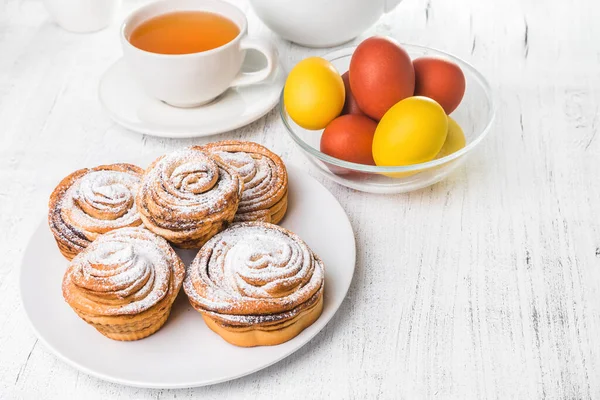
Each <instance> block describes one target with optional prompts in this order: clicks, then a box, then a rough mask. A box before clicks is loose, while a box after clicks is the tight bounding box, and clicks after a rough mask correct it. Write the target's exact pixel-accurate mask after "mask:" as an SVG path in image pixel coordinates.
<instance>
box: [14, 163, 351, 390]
mask: <svg viewBox="0 0 600 400" xmlns="http://www.w3.org/2000/svg"><path fill="white" fill-rule="evenodd" d="M288 172H289V186H290V188H289V209H288V212H287V214H286V216H285V219H284V220H283V223H282V225H283V226H284V227H286V228H288V229H290V230H291V231H293V232H296V233H297V234H299V235H300V237H302V238H303V239H304V240H305V241H306V242H307V243H308V245H309V246H310V247H311V248H312V249H313V250H314V251H315V252H316V253H317V254H318V255H319V256H320V257H321V258H322V259H323V261H324V263H325V269H326V273H325V306H324V308H323V314H322V315H321V317H320V318H319V319H318V320H317V321H316V322H315V323H314V324H313V325H311V326H310V327H308V328H307V329H306V330H304V331H303V332H302V333H301V334H300V335H299V336H297V337H296V338H294V339H292V340H290V341H289V342H286V343H283V344H280V345H278V346H270V347H254V348H241V347H236V346H233V345H230V344H228V343H227V342H225V341H224V340H223V339H221V338H220V337H219V336H218V335H217V334H216V333H214V332H212V331H211V330H210V329H208V327H207V326H206V325H205V324H204V322H203V320H202V318H201V316H200V314H199V313H198V312H196V311H195V310H194V309H193V308H192V307H191V306H190V304H189V303H188V301H187V298H186V297H185V295H184V294H183V291H182V292H181V293H180V295H179V298H178V299H177V301H176V302H175V304H174V306H173V310H172V312H171V315H170V317H169V319H168V321H167V323H166V324H165V325H164V326H163V328H162V329H160V330H159V331H158V332H157V333H155V334H154V335H152V336H150V337H148V338H146V339H142V340H139V341H135V342H116V341H113V340H110V339H108V338H106V337H104V336H102V335H101V334H100V333H98V332H97V331H96V330H95V329H94V328H92V327H91V326H89V325H88V324H86V323H85V322H83V321H82V320H80V319H79V318H78V317H77V316H76V315H75V313H74V312H73V311H72V310H71V308H70V307H69V306H68V305H67V304H66V303H65V302H64V300H63V298H62V293H61V282H62V277H63V273H64V271H65V268H66V266H67V261H66V260H65V259H64V258H63V257H62V255H61V254H60V253H59V251H58V249H57V247H56V244H55V242H54V238H53V237H52V234H51V233H50V231H49V229H48V227H47V224H46V223H45V222H43V223H42V224H41V225H40V227H39V228H38V230H37V231H36V232H35V233H34V235H33V237H32V238H31V240H30V242H29V244H28V246H27V249H26V250H25V256H24V258H23V265H22V267H21V282H20V289H21V299H22V302H23V307H24V309H25V312H26V314H27V316H28V317H29V320H30V322H31V324H32V326H33V329H34V330H35V332H36V334H37V336H38V337H39V339H40V341H41V342H43V343H44V344H45V345H46V346H47V347H48V348H49V349H50V350H51V351H53V352H54V353H55V354H56V355H57V356H58V357H60V358H61V359H63V360H64V361H66V362H67V363H69V364H71V365H72V366H74V367H75V368H78V369H80V370H81V371H83V372H85V373H87V374H90V375H93V376H96V377H98V378H101V379H104V380H107V381H111V382H116V383H120V384H124V385H131V386H139V387H147V388H184V387H193V386H203V385H210V384H214V383H218V382H223V381H227V380H231V379H235V378H238V377H241V376H244V375H247V374H250V373H252V372H255V371H258V370H260V369H262V368H265V367H267V366H269V365H271V364H273V363H275V362H277V361H279V360H281V359H283V358H284V357H286V356H289V355H290V354H292V353H293V352H294V351H296V350H298V349H299V348H300V347H302V346H303V345H305V344H306V343H307V342H308V341H309V340H311V339H312V338H313V337H314V336H315V335H316V334H317V333H319V331H320V330H321V329H323V327H325V325H326V324H327V322H329V320H330V319H331V318H332V317H333V315H334V314H335V312H336V311H337V309H338V308H339V307H340V305H341V304H342V301H343V300H344V297H345V296H346V293H347V291H348V288H349V287H350V282H351V281H352V275H353V274H354V264H355V260H356V252H355V244H354V234H353V232H352V227H351V225H350V222H349V221H348V218H347V216H346V213H345V212H344V210H343V209H342V207H341V206H340V204H339V203H338V202H337V200H336V199H335V198H334V197H333V195H332V194H331V193H329V192H328V191H327V189H325V188H324V187H323V186H321V184H320V183H318V182H317V181H316V180H315V179H314V178H312V177H310V176H309V175H308V174H307V173H306V172H304V171H302V170H300V169H298V168H296V167H293V166H288ZM180 254H181V255H182V257H183V260H184V261H185V262H186V264H189V263H190V261H191V259H192V257H193V256H194V255H195V252H192V251H184V252H180Z"/></svg>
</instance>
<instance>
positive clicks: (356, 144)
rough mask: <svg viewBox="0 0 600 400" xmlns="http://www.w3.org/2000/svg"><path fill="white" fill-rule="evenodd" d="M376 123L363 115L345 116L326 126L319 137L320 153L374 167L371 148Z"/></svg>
mask: <svg viewBox="0 0 600 400" xmlns="http://www.w3.org/2000/svg"><path fill="white" fill-rule="evenodd" d="M376 128H377V123H376V122H375V121H373V120H372V119H370V118H368V117H365V116H363V115H353V114H347V115H342V116H341V117H337V118H336V119H334V120H333V121H331V122H330V123H329V125H327V127H326V128H325V130H324V131H323V135H322V136H321V151H322V152H323V153H325V154H328V155H330V156H332V157H335V158H339V159H340V160H344V161H350V162H354V163H358V164H366V165H375V161H374V160H373V153H372V150H371V148H372V146H373V135H374V134H375V129H376Z"/></svg>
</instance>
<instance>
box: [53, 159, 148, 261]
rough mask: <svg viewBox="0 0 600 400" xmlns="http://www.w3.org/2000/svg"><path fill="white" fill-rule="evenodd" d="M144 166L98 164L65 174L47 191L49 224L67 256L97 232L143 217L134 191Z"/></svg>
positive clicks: (83, 245) (138, 220) (71, 254)
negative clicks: (51, 190) (137, 205)
mask: <svg viewBox="0 0 600 400" xmlns="http://www.w3.org/2000/svg"><path fill="white" fill-rule="evenodd" d="M143 172H144V170H143V169H142V168H140V167H138V166H135V165H132V164H123V163H122V164H111V165H100V166H98V167H95V168H84V169H80V170H77V171H75V172H73V173H71V174H70V175H68V176H67V177H65V178H64V179H63V180H62V181H61V182H60V183H59V184H58V186H57V187H56V188H55V189H54V191H53V192H52V194H51V195H50V201H49V204H48V224H49V226H50V230H51V231H52V234H53V235H54V238H55V239H56V243H57V245H58V248H59V250H60V252H61V253H62V254H63V255H64V256H65V257H66V258H67V259H69V260H71V259H72V258H73V257H75V256H76V255H77V254H78V253H79V252H81V251H82V250H83V249H85V248H86V247H87V246H88V245H89V244H90V243H91V242H92V241H94V240H95V239H96V238H97V237H98V236H99V235H101V234H103V233H106V232H109V231H111V230H113V229H118V228H122V227H126V226H139V225H141V224H142V221H141V219H140V217H139V214H138V213H137V210H136V208H135V202H134V200H135V192H136V191H137V186H138V185H139V182H140V179H141V176H142V174H143Z"/></svg>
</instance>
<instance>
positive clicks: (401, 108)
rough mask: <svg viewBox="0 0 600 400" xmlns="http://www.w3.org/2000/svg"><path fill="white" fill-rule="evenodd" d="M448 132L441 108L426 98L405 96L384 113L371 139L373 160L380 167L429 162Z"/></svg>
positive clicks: (445, 118) (444, 115)
mask: <svg viewBox="0 0 600 400" xmlns="http://www.w3.org/2000/svg"><path fill="white" fill-rule="evenodd" d="M447 133H448V118H447V116H446V113H445V112H444V109H443V108H442V106H440V105H439V104H438V103H437V102H435V101H434V100H432V99H430V98H428V97H420V96H415V97H409V98H407V99H404V100H402V101H400V102H398V103H396V105H394V106H393V107H392V108H390V109H389V110H388V112H386V113H385V115H384V116H383V118H382V119H381V121H379V125H378V126H377V130H376V131H375V136H374V137H373V159H374V160H375V164H377V165H381V166H400V165H411V164H418V163H422V162H427V161H431V160H433V159H434V158H435V156H436V155H437V154H438V153H439V152H440V150H441V149H442V146H443V145H444V142H445V141H446V136H447Z"/></svg>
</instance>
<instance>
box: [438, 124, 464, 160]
mask: <svg viewBox="0 0 600 400" xmlns="http://www.w3.org/2000/svg"><path fill="white" fill-rule="evenodd" d="M466 144H467V140H466V139H465V133H464V132H463V130H462V128H461V127H460V125H458V123H457V122H456V121H455V120H453V119H452V118H450V117H448V134H447V135H446V141H445V142H444V145H443V146H442V149H441V150H440V152H439V153H438V155H437V156H435V158H436V159H438V158H442V157H446V156H449V155H450V154H452V153H456V152H457V151H458V150H460V149H462V148H463V147H465V145H466Z"/></svg>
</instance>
